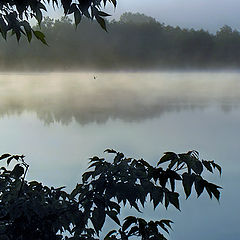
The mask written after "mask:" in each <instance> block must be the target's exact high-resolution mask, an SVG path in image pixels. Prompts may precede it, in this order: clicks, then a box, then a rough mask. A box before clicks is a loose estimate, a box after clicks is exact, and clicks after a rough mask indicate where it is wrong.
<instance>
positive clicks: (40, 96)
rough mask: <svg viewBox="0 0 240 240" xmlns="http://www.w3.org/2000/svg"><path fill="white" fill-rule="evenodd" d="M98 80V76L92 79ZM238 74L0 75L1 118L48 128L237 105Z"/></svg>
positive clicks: (227, 108)
mask: <svg viewBox="0 0 240 240" xmlns="http://www.w3.org/2000/svg"><path fill="white" fill-rule="evenodd" d="M94 76H97V77H94ZM239 78H240V73H230V72H229V73H226V72H225V73H219V72H218V73H214V72H210V73H201V72H190V73H186V72H180V73H179V72H178V73H177V72H176V73H167V72H164V73H31V74H29V73H28V74H25V73H22V74H9V73H8V74H1V75H0V96H1V102H0V115H1V116H6V115H12V114H22V113H23V112H25V111H28V112H35V113H36V114H37V116H38V118H39V119H41V120H42V121H44V123H46V124H50V123H53V122H60V123H62V124H69V123H70V122H71V121H72V120H73V119H75V120H76V121H77V122H78V123H80V124H82V125H84V124H87V123H92V122H97V123H105V122H106V121H107V120H109V119H121V120H124V121H141V120H145V119H149V118H155V117H159V116H161V115H162V114H164V113H166V112H170V111H181V110H186V109H190V110H194V109H198V110H201V109H205V108H206V107H208V106H210V105H212V104H218V105H219V106H220V107H221V109H222V111H224V112H229V111H231V110H232V109H233V108H236V107H238V106H239V103H240V93H239V87H240V80H239Z"/></svg>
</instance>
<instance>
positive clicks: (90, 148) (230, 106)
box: [0, 72, 240, 240]
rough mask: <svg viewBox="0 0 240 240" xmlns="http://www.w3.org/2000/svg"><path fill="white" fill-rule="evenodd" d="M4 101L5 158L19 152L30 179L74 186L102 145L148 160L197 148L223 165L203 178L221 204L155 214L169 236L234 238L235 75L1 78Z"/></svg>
mask: <svg viewBox="0 0 240 240" xmlns="http://www.w3.org/2000/svg"><path fill="white" fill-rule="evenodd" d="M94 76H96V78H94ZM0 96H1V101H0V116H1V118H0V132H1V145H0V150H1V153H5V152H10V153H18V154H22V153H23V154H25V155H26V156H27V157H26V161H27V162H28V163H30V165H31V168H30V172H29V174H28V179H33V178H34V179H37V180H39V181H42V182H43V183H46V184H51V185H55V186H59V185H67V187H68V188H70V187H72V186H74V185H75V184H76V182H79V181H80V176H81V173H82V172H83V171H84V170H85V169H86V168H87V162H88V158H89V157H91V156H93V155H99V156H103V157H104V156H106V155H105V154H103V151H104V149H106V148H114V149H116V150H119V151H122V152H124V153H126V155H128V156H132V157H135V158H138V157H143V158H144V159H146V160H148V161H150V162H152V163H154V162H156V161H158V160H159V158H160V157H161V156H162V154H163V152H165V151H175V152H179V153H180V152H185V151H188V150H193V149H195V150H199V151H200V153H201V157H202V158H203V159H209V160H211V159H214V160H215V161H217V162H218V163H219V164H220V165H222V167H223V176H222V178H219V177H217V176H216V177H215V176H211V175H209V177H210V178H209V179H211V180H212V181H215V182H217V183H218V184H220V185H222V186H223V187H224V189H223V193H222V198H221V201H220V204H218V202H217V201H215V200H212V201H210V200H209V199H208V198H207V196H206V195H204V196H201V197H200V199H197V200H196V199H195V196H192V197H191V198H190V199H189V200H187V201H185V200H184V199H182V212H177V211H175V209H173V208H170V209H169V211H167V212H166V211H165V210H164V209H162V208H160V209H159V210H158V211H156V213H155V216H156V215H157V217H158V216H160V217H161V218H166V217H169V218H171V219H172V220H173V221H174V222H175V224H174V232H172V233H171V234H170V239H172V240H186V237H187V239H192V238H194V239H195V240H202V239H210V240H226V239H228V240H235V239H238V238H239V236H240V229H239V227H238V223H239V221H240V217H239V213H240V209H239V198H240V193H239V180H240V177H239V173H240V161H239V159H240V157H239V145H240V128H239V124H240V108H239V107H240V73H238V72H234V73H231V72H207V73H204V72H189V73H186V72H174V73H167V72H163V73H51V74H49V73H44V74H43V73H41V74H38V73H31V74H23V73H22V74H17V73H14V74H13V73H12V74H9V73H5V74H1V75H0ZM145 214H147V216H148V217H152V215H153V211H152V209H151V208H150V209H147V211H146V212H145Z"/></svg>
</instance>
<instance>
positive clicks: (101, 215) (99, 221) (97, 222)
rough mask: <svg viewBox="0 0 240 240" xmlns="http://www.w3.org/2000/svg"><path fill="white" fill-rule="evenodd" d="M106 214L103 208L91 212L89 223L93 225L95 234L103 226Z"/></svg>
mask: <svg viewBox="0 0 240 240" xmlns="http://www.w3.org/2000/svg"><path fill="white" fill-rule="evenodd" d="M105 217H106V212H105V209H104V208H99V207H98V208H94V210H93V212H92V217H91V221H92V224H93V227H94V229H95V230H96V232H97V234H98V233H99V231H101V229H102V227H103V224H104V222H105Z"/></svg>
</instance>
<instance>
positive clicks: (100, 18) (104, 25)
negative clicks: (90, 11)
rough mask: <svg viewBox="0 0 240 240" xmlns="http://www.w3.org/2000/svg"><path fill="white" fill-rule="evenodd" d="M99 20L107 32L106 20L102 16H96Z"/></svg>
mask: <svg viewBox="0 0 240 240" xmlns="http://www.w3.org/2000/svg"><path fill="white" fill-rule="evenodd" d="M95 18H96V20H97V22H98V23H99V24H100V26H101V28H102V29H104V30H105V31H106V32H107V28H106V22H105V20H104V19H103V18H102V17H99V16H95Z"/></svg>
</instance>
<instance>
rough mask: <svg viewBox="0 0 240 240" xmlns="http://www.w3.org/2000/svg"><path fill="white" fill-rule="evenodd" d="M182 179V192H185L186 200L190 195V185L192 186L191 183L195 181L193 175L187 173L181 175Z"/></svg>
mask: <svg viewBox="0 0 240 240" xmlns="http://www.w3.org/2000/svg"><path fill="white" fill-rule="evenodd" d="M182 177H183V187H184V191H185V194H186V198H188V197H189V196H190V194H191V191H192V185H193V182H194V180H195V175H193V174H189V173H184V174H183V175H182Z"/></svg>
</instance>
